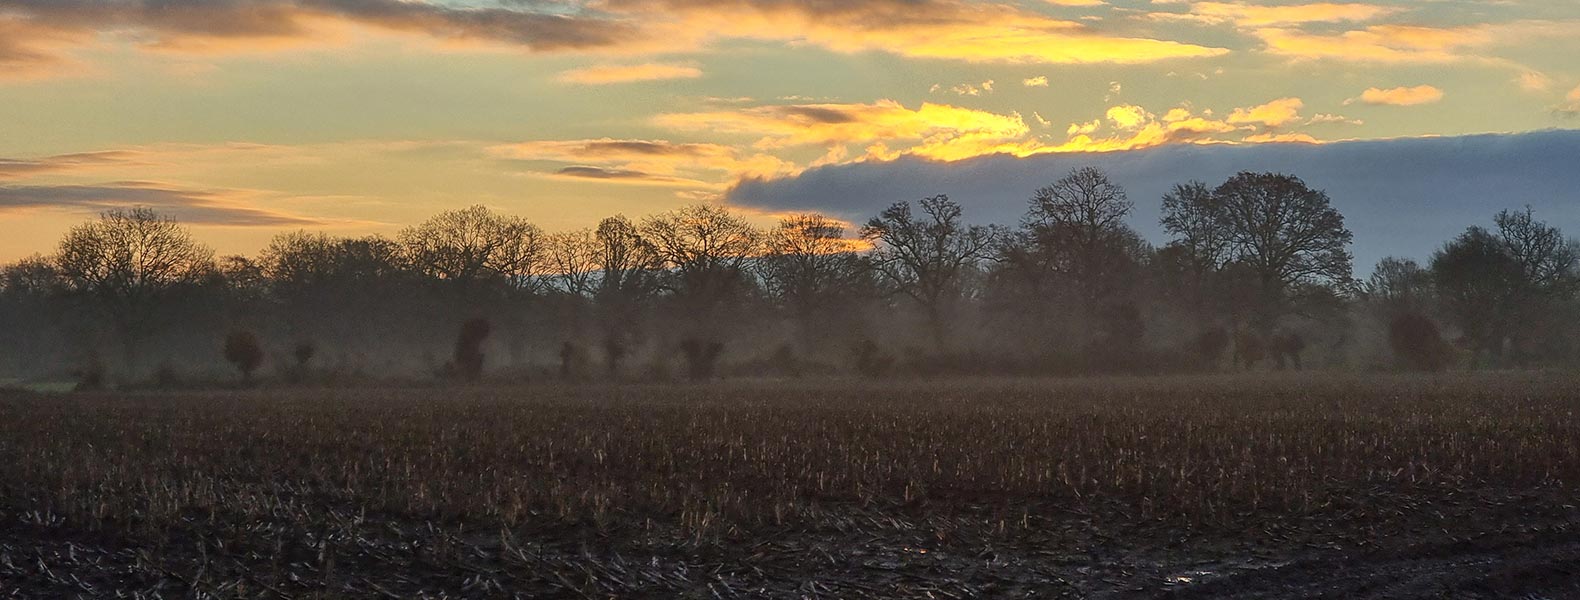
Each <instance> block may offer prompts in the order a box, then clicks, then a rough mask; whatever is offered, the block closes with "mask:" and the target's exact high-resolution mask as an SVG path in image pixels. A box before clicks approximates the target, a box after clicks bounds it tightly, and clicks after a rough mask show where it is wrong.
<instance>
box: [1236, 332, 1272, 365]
mask: <svg viewBox="0 0 1580 600" xmlns="http://www.w3.org/2000/svg"><path fill="white" fill-rule="evenodd" d="M1264 358H1267V345H1266V344H1265V343H1264V342H1263V341H1262V337H1261V336H1259V335H1256V334H1254V333H1250V332H1245V331H1241V332H1237V333H1235V334H1234V366H1235V367H1239V368H1245V369H1253V368H1255V367H1256V363H1259V362H1262V359H1264Z"/></svg>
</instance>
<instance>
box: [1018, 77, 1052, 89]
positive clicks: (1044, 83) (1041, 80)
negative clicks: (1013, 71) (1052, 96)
mask: <svg viewBox="0 0 1580 600" xmlns="http://www.w3.org/2000/svg"><path fill="white" fill-rule="evenodd" d="M1020 84H1021V85H1023V86H1026V87H1048V76H1046V75H1038V76H1036V77H1028V78H1026V79H1022V80H1020Z"/></svg>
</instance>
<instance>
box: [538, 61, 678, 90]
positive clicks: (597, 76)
mask: <svg viewBox="0 0 1580 600" xmlns="http://www.w3.org/2000/svg"><path fill="white" fill-rule="evenodd" d="M701 76H702V70H701V69H698V68H696V67H690V66H683V65H666V64H660V63H643V64H638V65H598V66H592V67H584V68H581V69H572V70H570V71H566V72H564V73H560V77H559V79H560V81H563V82H566V83H580V84H588V85H601V84H608V83H627V82H635V81H659V80H665V79H696V78H698V77H701Z"/></svg>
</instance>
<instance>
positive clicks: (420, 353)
mask: <svg viewBox="0 0 1580 600" xmlns="http://www.w3.org/2000/svg"><path fill="white" fill-rule="evenodd" d="M1133 208H1134V205H1133V203H1132V202H1131V201H1130V200H1129V198H1128V197H1127V195H1126V193H1125V190H1124V189H1123V188H1122V187H1121V186H1120V185H1119V184H1118V183H1116V182H1114V181H1112V180H1111V179H1110V178H1109V177H1108V176H1107V175H1106V174H1105V173H1104V172H1102V171H1100V170H1098V169H1095V168H1080V169H1075V170H1073V171H1071V172H1070V173H1069V174H1068V175H1066V176H1064V177H1062V178H1059V179H1058V180H1056V181H1054V182H1052V183H1051V184H1049V185H1047V186H1045V187H1042V188H1039V189H1037V190H1035V191H1033V193H1032V194H1031V196H1030V197H1029V199H1028V202H1027V209H1026V213H1025V214H1024V216H1023V217H1022V218H1021V220H1020V222H1019V223H1016V224H1014V225H977V224H973V223H972V222H970V221H969V220H968V219H967V217H966V214H965V208H964V207H963V206H962V205H961V204H960V203H958V202H957V201H955V200H954V199H951V198H949V197H948V196H944V195H939V196H932V197H928V198H923V199H920V200H917V201H913V202H905V201H902V202H896V203H894V204H893V205H891V206H889V207H888V208H886V209H884V210H883V211H881V212H880V213H879V214H877V215H875V216H873V217H872V218H871V219H870V220H868V221H866V222H865V223H862V224H860V225H859V226H858V227H855V228H854V229H852V228H850V227H847V226H846V225H845V224H844V223H843V222H841V221H839V220H836V219H833V218H830V217H828V216H824V215H819V214H798V215H793V216H788V217H785V218H783V219H781V220H779V222H778V223H777V224H775V225H774V226H772V227H768V228H759V227H756V226H754V225H753V224H752V222H751V221H750V220H749V219H748V218H746V217H745V216H743V215H741V214H738V213H736V212H732V211H731V210H729V209H728V208H726V207H722V206H718V205H712V204H698V205H692V206H687V207H683V208H680V209H676V210H673V211H670V212H665V213H661V214H656V215H651V216H647V217H645V218H641V219H631V218H627V217H625V216H621V215H617V216H613V217H609V218H606V219H604V220H603V221H601V222H599V223H598V224H597V225H596V226H595V227H590V228H587V229H582V230H576V231H566V232H559V233H546V232H544V231H543V230H541V229H540V228H538V227H537V226H535V225H534V224H532V223H530V222H529V221H527V220H526V219H523V218H521V217H517V216H511V215H505V214H500V213H497V212H495V211H492V210H490V209H488V208H485V207H482V206H473V207H470V208H465V209H461V210H455V211H448V212H444V213H440V214H439V215H436V216H434V217H433V218H431V219H429V220H427V221H425V222H423V223H420V224H417V225H414V226H411V227H408V228H406V229H404V230H401V231H400V232H399V233H397V234H396V235H395V236H393V237H384V236H376V235H375V236H365V237H334V236H329V235H326V234H323V233H310V232H306V231H297V232H291V233H284V234H281V235H278V236H276V237H275V238H274V239H273V240H272V241H271V242H270V243H269V244H268V246H267V247H266V248H264V249H263V250H262V251H261V252H260V253H259V254H258V255H256V256H252V257H248V256H216V255H215V254H214V252H213V251H211V250H210V249H208V248H206V247H204V246H203V245H201V244H199V243H197V242H196V241H195V240H194V239H193V238H192V236H191V235H190V233H189V232H188V231H187V230H186V229H185V228H184V227H183V226H182V225H181V224H179V223H177V222H176V221H174V220H172V219H170V218H168V217H166V216H163V215H160V214H158V213H156V212H155V211H152V210H150V209H147V208H131V209H124V210H122V209H117V210H111V211H108V212H105V213H104V214H102V215H101V216H100V217H99V218H97V219H95V220H93V221H90V222H87V223H83V224H81V225H78V226H76V227H74V228H72V229H71V230H70V231H69V232H68V233H67V234H66V235H65V237H64V239H62V240H61V242H60V244H59V247H58V248H57V249H56V250H55V252H54V253H53V254H51V255H48V256H44V255H39V256H34V257H30V258H27V259H24V260H21V261H18V262H16V263H13V264H10V265H6V266H5V267H4V268H3V269H0V335H3V336H4V338H5V341H6V343H5V344H4V346H3V353H4V356H3V357H0V358H3V359H4V362H3V363H0V373H5V374H9V376H11V377H24V378H25V377H43V376H63V375H64V374H68V373H70V374H74V375H75V376H76V377H78V378H80V379H82V380H84V381H85V382H87V383H88V384H90V385H91V384H99V383H102V382H104V381H106V380H114V381H116V382H120V383H130V382H147V381H157V382H163V383H173V382H178V381H181V380H183V379H192V378H198V379H201V378H203V377H212V376H213V374H214V373H216V372H220V371H221V370H223V369H225V368H227V363H228V364H229V366H233V367H235V368H236V369H237V370H239V371H241V373H242V374H243V375H245V376H247V377H249V378H250V377H251V376H252V375H253V373H254V372H255V371H259V370H263V371H266V372H269V373H272V374H274V375H276V376H278V377H281V378H298V379H302V380H309V379H324V380H332V379H336V378H345V379H351V380H354V379H356V378H391V377H399V378H432V377H442V378H463V379H464V378H477V377H483V376H485V374H486V375H487V376H494V377H512V376H514V377H523V378H528V377H558V378H564V379H595V378H611V379H626V378H660V379H661V378H669V377H682V376H687V377H692V378H698V379H703V378H710V377H715V376H718V375H722V374H756V375H764V374H768V375H801V374H809V373H859V374H863V375H869V376H880V375H884V374H887V373H901V372H906V371H911V372H917V373H928V374H943V373H1024V374H1034V373H1084V372H1115V371H1119V372H1165V371H1207V370H1226V369H1231V368H1233V369H1258V368H1301V367H1306V366H1311V365H1317V366H1322V367H1324V368H1399V369H1420V370H1439V369H1446V368H1454V367H1466V368H1469V367H1515V366H1531V365H1546V364H1566V363H1568V362H1570V361H1573V360H1574V359H1575V358H1576V357H1577V352H1576V351H1577V348H1576V347H1575V345H1574V340H1576V339H1577V337H1576V336H1577V335H1580V331H1575V327H1576V325H1575V323H1577V322H1580V321H1577V320H1576V319H1575V318H1573V317H1574V316H1576V314H1575V313H1576V312H1577V309H1580V295H1577V292H1580V275H1577V264H1580V245H1577V243H1576V242H1575V241H1574V240H1571V239H1570V238H1567V237H1565V236H1564V235H1563V234H1562V232H1560V231H1559V230H1558V229H1557V228H1555V227H1552V226H1549V225H1547V224H1545V223H1543V222H1541V221H1540V220H1538V219H1536V218H1535V216H1534V215H1533V214H1532V213H1531V211H1530V210H1529V209H1526V210H1524V211H1510V210H1505V211H1503V212H1500V213H1498V214H1496V215H1495V216H1494V217H1493V220H1492V223H1491V227H1490V228H1489V227H1483V226H1472V227H1469V228H1468V229H1467V230H1466V231H1465V232H1464V233H1463V234H1461V235H1460V236H1458V237H1456V238H1454V239H1452V240H1450V241H1448V242H1446V243H1445V244H1444V245H1443V246H1442V247H1441V248H1439V249H1437V250H1436V251H1435V252H1434V253H1432V254H1431V256H1430V258H1429V259H1428V260H1427V264H1426V265H1425V266H1422V265H1421V264H1419V263H1417V262H1415V261H1414V260H1411V259H1405V258H1388V259H1385V260H1383V261H1381V262H1380V263H1379V264H1378V265H1377V266H1376V268H1375V269H1374V271H1373V273H1372V275H1371V276H1370V277H1369V279H1367V280H1365V281H1359V280H1357V279H1355V278H1354V277H1353V267H1352V262H1353V260H1352V256H1351V254H1350V252H1349V247H1350V245H1351V242H1352V235H1351V233H1350V231H1349V230H1348V229H1347V228H1346V227H1345V224H1344V217H1343V215H1341V214H1340V213H1339V211H1338V210H1336V209H1335V208H1334V207H1333V206H1332V204H1331V202H1330V200H1329V198H1328V196H1327V195H1326V194H1325V193H1324V192H1322V191H1321V190H1315V189H1312V188H1310V187H1308V186H1307V185H1306V183H1305V182H1303V181H1301V180H1300V179H1299V178H1298V177H1295V176H1292V175H1285V174H1278V173H1251V172H1244V173H1239V174H1236V175H1234V176H1232V177H1230V178H1229V179H1228V180H1226V181H1223V182H1221V183H1219V184H1217V185H1216V186H1213V185H1209V184H1207V183H1204V182H1199V181H1191V182H1187V183H1182V184H1179V185H1176V186H1174V188H1173V189H1172V190H1171V191H1170V192H1169V193H1167V194H1166V195H1165V196H1164V197H1163V198H1162V208H1163V211H1162V214H1163V216H1162V220H1161V225H1162V228H1163V230H1164V231H1166V232H1167V234H1168V235H1169V239H1168V241H1167V242H1166V243H1164V244H1163V245H1162V246H1154V245H1152V244H1149V243H1148V242H1146V241H1145V240H1144V239H1143V238H1142V237H1141V236H1140V235H1139V234H1138V233H1137V232H1136V231H1135V230H1134V229H1133V228H1132V227H1131V226H1130V225H1129V224H1128V223H1127V220H1128V219H1129V217H1130V216H1131V213H1132V211H1133Z"/></svg>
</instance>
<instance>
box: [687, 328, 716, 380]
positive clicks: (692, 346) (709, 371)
mask: <svg viewBox="0 0 1580 600" xmlns="http://www.w3.org/2000/svg"><path fill="white" fill-rule="evenodd" d="M680 352H681V354H683V355H684V356H685V357H686V374H687V375H688V376H690V377H691V380H692V381H705V380H708V379H712V378H713V374H714V373H715V372H717V370H718V365H719V356H720V355H722V354H723V353H724V344H721V343H719V342H704V341H702V340H698V339H694V338H692V339H686V340H685V341H682V342H681V343H680Z"/></svg>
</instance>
